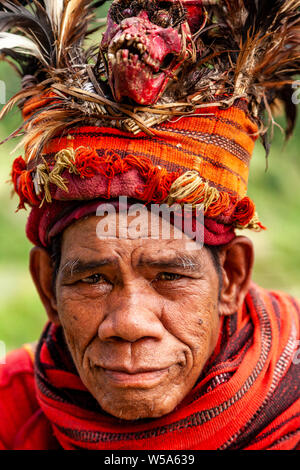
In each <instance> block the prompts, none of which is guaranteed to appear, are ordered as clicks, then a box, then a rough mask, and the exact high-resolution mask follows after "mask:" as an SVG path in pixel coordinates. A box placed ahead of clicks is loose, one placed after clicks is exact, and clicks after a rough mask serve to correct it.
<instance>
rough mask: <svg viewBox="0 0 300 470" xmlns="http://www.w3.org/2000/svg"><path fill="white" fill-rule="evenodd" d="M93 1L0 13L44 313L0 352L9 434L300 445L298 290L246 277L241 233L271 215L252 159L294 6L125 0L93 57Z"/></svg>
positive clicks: (221, 445)
mask: <svg viewBox="0 0 300 470" xmlns="http://www.w3.org/2000/svg"><path fill="white" fill-rule="evenodd" d="M89 3H90V2H86V1H76V2H75V1H73V0H71V1H70V2H65V4H60V5H58V4H57V3H54V2H51V1H49V2H45V7H44V6H43V5H41V4H39V2H34V6H33V7H32V13H28V11H29V10H28V9H25V8H24V9H23V7H21V6H20V4H17V3H16V4H9V3H5V5H4V9H5V11H4V12H3V13H2V14H1V15H0V23H1V28H2V31H7V30H10V29H11V26H12V25H14V26H17V27H18V26H20V25H22V31H23V32H24V33H25V34H26V35H27V37H26V38H24V37H23V38H22V40H23V41H24V42H23V45H22V47H21V46H20V39H19V37H18V36H13V37H12V35H11V33H2V36H0V48H1V49H2V50H4V52H5V54H6V55H11V56H12V57H14V58H17V59H18V60H20V64H21V67H22V70H23V75H24V78H23V90H22V91H21V92H20V93H19V94H18V95H17V96H16V97H15V98H13V101H12V102H10V103H9V104H8V105H7V106H6V107H5V108H4V111H3V113H4V112H5V111H6V110H8V109H9V108H10V107H11V105H12V104H13V103H15V102H17V101H18V100H21V101H20V105H21V106H22V112H23V117H24V125H23V127H24V130H25V131H26V132H25V137H24V142H23V143H24V146H25V160H24V159H23V158H22V157H19V158H17V159H16V160H15V162H14V165H13V170H12V181H13V184H14V188H15V191H16V193H17V194H18V195H19V197H20V206H19V207H20V208H22V207H24V205H25V204H27V205H29V206H30V207H31V212H30V216H29V219H28V224H27V236H28V238H29V239H30V240H31V241H32V242H33V244H34V245H35V247H34V248H33V249H32V251H31V254H30V270H31V274H32V277H33V280H34V282H35V285H36V287H37V290H38V292H39V295H40V298H41V300H42V302H43V305H44V307H45V310H46V312H47V316H48V319H49V322H48V323H47V325H46V326H45V329H44V331H43V333H42V335H41V338H40V339H39V341H38V343H37V345H31V346H30V347H29V346H28V345H27V346H25V347H23V348H21V349H19V350H17V351H15V352H13V353H11V354H10V355H9V356H8V357H7V361H6V365H4V366H1V368H0V416H1V424H0V447H2V448H4V449H58V448H63V449H80V448H83V449H111V450H115V449H296V448H299V445H300V444H299V442H300V418H299V416H300V398H299V380H300V379H299V373H298V370H297V363H298V360H297V358H296V354H297V347H298V344H299V312H300V305H299V304H298V303H297V302H296V301H295V300H294V299H292V298H291V297H289V296H287V295H285V294H282V293H276V292H267V291H265V290H264V289H262V288H260V287H258V286H256V285H255V284H254V283H252V281H251V271H252V266H253V258H254V255H253V246H252V243H251V242H250V241H249V239H247V238H246V237H244V236H237V235H236V233H235V229H236V228H239V229H241V228H249V229H255V230H261V229H263V228H264V227H263V226H262V224H261V223H260V222H259V219H258V215H257V213H256V212H255V206H254V204H253V202H252V201H251V200H250V199H249V198H248V196H246V190H247V179H248V171H249V163H250V158H251V153H252V150H253V147H254V142H255V140H256V137H257V135H258V134H259V133H262V132H263V131H262V127H259V124H261V121H260V116H261V113H262V110H263V108H265V109H266V110H267V111H268V112H270V104H272V102H273V101H274V97H275V95H276V90H277V95H276V96H279V97H280V98H281V99H283V100H284V99H285V98H286V97H287V96H288V97H289V96H290V95H289V94H288V92H287V91H288V89H289V88H288V87H289V84H290V76H291V73H292V72H294V71H295V67H296V65H297V64H298V56H299V44H298V43H297V41H295V44H294V42H291V40H290V38H291V37H292V36H291V35H292V32H293V31H294V28H298V27H299V18H298V14H297V8H298V2H297V1H296V0H295V1H292V2H290V1H289V2H285V1H281V2H275V3H276V5H274V7H272V8H271V9H270V8H269V9H266V6H267V5H266V2H261V4H260V6H256V5H255V6H252V7H251V5H250V6H249V5H248V2H247V3H246V2H245V4H240V3H239V7H240V10H237V5H228V2H225V1H224V2H223V1H220V2H217V4H216V5H214V6H213V7H209V6H207V10H205V9H204V7H203V5H202V2H200V1H193V2H191V1H188V0H187V1H186V2H176V1H169V2H160V1H159V0H157V1H142V0H137V1H135V2H128V1H127V0H116V1H114V2H113V4H112V6H111V9H110V12H109V17H108V27H107V31H106V33H105V34H104V36H103V39H102V43H101V48H100V54H96V56H95V54H94V53H93V51H91V50H89V52H88V53H87V52H86V51H85V49H84V48H83V46H82V41H83V39H84V37H85V35H86V32H87V26H88V22H89V21H90V20H91V7H90V6H89ZM233 3H234V2H233ZM60 8H61V9H60ZM25 19H26V22H25ZM207 22H209V23H210V24H209V25H208V26H206V25H207ZM25 24H26V25H27V26H26V27H25ZM283 32H284V35H283ZM279 38H280V41H279ZM285 38H286V39H285ZM25 39H26V41H27V42H25ZM34 40H35V43H34V42H33V41H34ZM1 41H2V42H1ZM18 41H19V42H18ZM28 41H31V42H28ZM279 43H280V45H279ZM229 46H230V47H229ZM287 46H288V47H287ZM20 47H21V52H20ZM278 48H279V49H278ZM16 49H17V50H18V53H17V54H16ZM237 50H239V51H240V52H239V53H237V52H236V51H237ZM279 52H280V54H279ZM22 53H23V54H24V55H25V59H24V58H23V59H22V60H23V62H22V61H21V59H20V54H22ZM31 56H33V59H32V57H31ZM204 58H205V59H204ZM91 61H92V63H93V65H91ZM287 63H289V64H290V66H291V67H290V69H288V67H287ZM37 64H38V65H37ZM274 70H276V72H274ZM283 91H285V93H284V92H283ZM290 109H291V107H289V108H288V110H290ZM174 115H179V118H178V117H174ZM172 209H173V212H172ZM166 229H167V230H166ZM166 234H167V235H166Z"/></svg>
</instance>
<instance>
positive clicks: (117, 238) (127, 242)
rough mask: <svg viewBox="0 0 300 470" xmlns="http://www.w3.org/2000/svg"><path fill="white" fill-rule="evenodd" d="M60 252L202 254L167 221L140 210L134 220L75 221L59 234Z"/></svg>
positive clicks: (119, 215)
mask: <svg viewBox="0 0 300 470" xmlns="http://www.w3.org/2000/svg"><path fill="white" fill-rule="evenodd" d="M62 248H63V252H67V253H68V254H71V253H72V254H74V255H75V254H76V252H78V250H79V251H80V250H85V251H86V250H89V251H91V250H92V251H95V250H96V251H98V252H99V251H100V252H101V251H105V252H108V251H109V250H120V249H124V250H126V251H128V250H129V251H133V250H136V249H138V250H139V251H141V250H142V251H151V252H153V253H157V254H159V253H161V252H162V251H163V252H164V254H167V253H168V252H171V251H176V252H177V253H178V252H179V253H182V254H184V253H186V254H187V253H189V252H192V254H193V255H195V254H196V253H197V252H200V251H201V252H203V251H204V250H202V244H198V243H196V242H195V241H193V240H191V239H190V238H189V237H188V236H187V235H185V234H184V233H183V232H182V231H181V230H180V229H179V228H177V227H174V225H172V224H171V223H170V222H169V220H167V219H165V218H162V217H161V216H160V215H158V214H156V213H150V212H149V211H148V210H147V209H144V210H142V211H141V212H140V213H139V214H138V216H136V214H135V215H131V213H130V212H129V213H128V212H125V211H122V212H112V213H109V214H105V215H104V216H103V215H99V216H96V215H91V216H88V217H85V218H83V219H80V220H79V221H76V222H75V223H73V224H72V225H71V226H69V227H68V228H67V229H66V230H65V231H64V233H63V243H62Z"/></svg>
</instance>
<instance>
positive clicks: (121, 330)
mask: <svg viewBox="0 0 300 470" xmlns="http://www.w3.org/2000/svg"><path fill="white" fill-rule="evenodd" d="M122 217H123V215H122V214H120V215H118V219H117V220H118V224H120V223H121V218H122ZM124 217H125V216H124ZM144 217H145V218H147V217H148V216H147V214H146V215H144ZM98 223H99V217H96V216H91V217H88V218H86V219H84V220H80V221H79V222H76V223H75V224H73V225H71V226H70V227H69V228H67V229H66V230H65V232H64V234H63V240H62V254H61V255H62V257H61V264H60V269H59V272H58V276H57V281H56V302H57V311H58V315H59V321H60V323H61V325H62V327H63V330H64V333H65V337H66V340H67V344H68V347H69V349H70V352H71V354H72V357H73V360H74V362H75V365H76V367H77V370H78V373H79V375H80V377H81V379H82V381H83V383H84V384H85V386H86V387H87V388H88V390H89V391H90V393H91V394H92V395H93V396H94V397H95V399H96V400H97V401H98V403H99V404H100V406H101V407H102V409H103V410H105V411H106V412H108V413H110V414H111V415H113V416H116V417H119V418H123V419H126V420H135V419H139V418H155V417H159V416H162V415H165V414H167V413H169V412H171V411H172V410H173V409H174V408H175V407H176V406H177V405H178V404H179V403H180V402H181V401H182V400H183V398H184V397H185V396H186V395H187V394H188V392H189V391H190V390H191V389H192V387H193V386H194V384H195V383H196V381H197V379H198V377H199V375H200V373H201V371H202V369H203V367H204V365H205V363H206V361H207V360H208V358H209V357H210V355H211V354H212V352H213V350H214V347H215V345H216V342H217V339H218V334H219V314H218V289H219V285H218V275H217V272H216V270H215V267H214V264H213V261H212V259H211V256H210V253H209V252H208V251H207V249H206V248H199V249H195V247H194V249H193V250H190V246H191V243H194V242H189V243H186V238H185V236H183V238H182V239H181V240H180V239H176V238H175V235H174V234H176V230H177V229H175V228H173V229H172V232H173V234H171V237H170V238H169V239H156V240H155V239H152V238H151V237H150V236H149V235H150V231H149V230H151V227H150V229H149V224H145V227H146V228H143V224H141V233H140V237H138V238H137V237H135V236H134V237H132V238H119V237H112V238H107V239H106V240H104V239H99V238H98V236H97V234H96V229H97V224H98ZM122 223H123V221H122ZM141 237H142V238H141Z"/></svg>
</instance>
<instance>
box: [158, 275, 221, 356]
mask: <svg viewBox="0 0 300 470" xmlns="http://www.w3.org/2000/svg"><path fill="white" fill-rule="evenodd" d="M162 321H164V323H165V326H166V328H167V329H168V330H169V332H170V333H172V334H173V335H174V336H176V337H177V338H178V339H180V341H181V342H182V343H184V344H186V345H187V346H188V347H189V349H190V351H191V353H192V356H193V358H192V360H193V363H195V361H199V360H200V361H201V360H202V359H203V361H206V360H207V359H208V357H209V355H210V354H211V353H212V352H213V349H214V347H215V345H216V342H217V339H218V334H219V328H220V324H219V314H218V301H217V293H215V292H214V290H211V288H210V286H209V285H206V284H205V283H195V284H194V285H191V286H189V287H188V288H187V289H185V291H184V292H183V291H182V292H181V293H180V296H178V298H177V299H176V301H175V302H172V303H171V305H170V304H168V305H166V306H165V309H164V316H163V318H162Z"/></svg>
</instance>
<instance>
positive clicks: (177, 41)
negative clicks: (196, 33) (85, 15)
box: [101, 0, 195, 105]
mask: <svg viewBox="0 0 300 470" xmlns="http://www.w3.org/2000/svg"><path fill="white" fill-rule="evenodd" d="M101 48H102V51H103V52H104V54H105V55H106V57H107V66H108V79H109V84H110V87H111V89H112V92H113V95H114V98H115V99H116V100H117V101H121V100H122V99H123V98H124V97H128V98H130V99H132V100H133V101H135V102H136V103H138V104H142V105H145V104H146V105H151V104H154V103H156V102H157V101H158V99H159V98H160V96H161V95H162V93H163V92H164V91H165V89H166V87H167V86H168V84H169V83H170V82H172V81H174V79H175V80H176V75H177V74H178V72H179V71H180V69H181V68H182V66H183V64H184V63H186V62H187V61H194V60H195V53H194V46H193V41H192V35H191V31H190V27H189V24H188V21H187V12H186V10H185V9H184V7H183V5H182V3H181V2H178V1H168V2H161V1H157V0H155V1H145V0H135V1H133V2H132V1H128V0H116V1H115V2H114V3H113V4H112V6H111V8H110V12H109V15H108V26H107V30H106V33H105V34H104V36H103V40H102V43H101Z"/></svg>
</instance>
